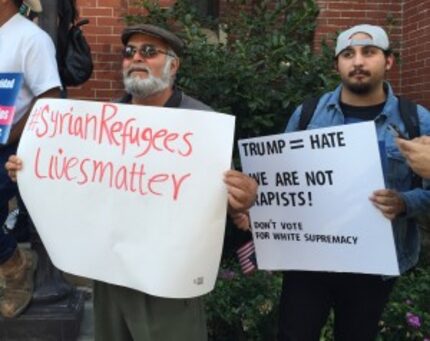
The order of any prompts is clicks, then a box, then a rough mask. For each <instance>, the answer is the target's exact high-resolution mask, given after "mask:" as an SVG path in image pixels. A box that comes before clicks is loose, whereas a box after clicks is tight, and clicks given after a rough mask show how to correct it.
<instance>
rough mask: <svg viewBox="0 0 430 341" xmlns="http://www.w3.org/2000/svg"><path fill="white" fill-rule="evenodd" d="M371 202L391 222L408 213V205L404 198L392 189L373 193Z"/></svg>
mask: <svg viewBox="0 0 430 341" xmlns="http://www.w3.org/2000/svg"><path fill="white" fill-rule="evenodd" d="M370 201H372V203H373V205H375V207H376V208H377V209H379V210H380V211H381V212H382V214H383V215H384V217H386V218H387V219H389V220H393V219H394V218H396V217H397V216H398V215H399V214H402V213H404V212H405V211H406V204H405V201H404V200H403V198H402V196H401V195H400V194H399V192H397V191H394V190H391V189H381V190H377V191H375V192H373V195H372V196H371V197H370Z"/></svg>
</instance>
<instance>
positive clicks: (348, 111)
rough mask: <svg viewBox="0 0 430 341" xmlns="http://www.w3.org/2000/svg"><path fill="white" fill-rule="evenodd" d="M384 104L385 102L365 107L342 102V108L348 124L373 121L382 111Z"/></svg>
mask: <svg viewBox="0 0 430 341" xmlns="http://www.w3.org/2000/svg"><path fill="white" fill-rule="evenodd" d="M384 106H385V102H382V103H380V104H376V105H370V106H365V107H357V106H353V105H349V104H345V103H342V102H340V108H341V109H342V112H343V115H344V117H345V123H346V124H349V123H358V122H364V121H373V120H374V119H375V118H376V116H378V115H379V114H380V113H381V112H382V109H384Z"/></svg>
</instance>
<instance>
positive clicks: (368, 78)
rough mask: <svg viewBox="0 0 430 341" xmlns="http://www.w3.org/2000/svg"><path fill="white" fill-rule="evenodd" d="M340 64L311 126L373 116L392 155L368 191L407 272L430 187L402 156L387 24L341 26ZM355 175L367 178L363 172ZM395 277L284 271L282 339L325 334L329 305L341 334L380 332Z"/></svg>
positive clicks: (423, 114) (292, 126)
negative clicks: (389, 77)
mask: <svg viewBox="0 0 430 341" xmlns="http://www.w3.org/2000/svg"><path fill="white" fill-rule="evenodd" d="M335 63H336V69H337V71H338V73H339V75H340V78H341V84H340V85H339V86H338V87H337V88H336V89H335V90H334V91H331V92H327V93H326V94H324V95H323V96H322V97H321V98H320V99H319V102H318V104H317V106H316V109H315V112H314V113H313V116H312V117H311V118H310V121H309V123H308V125H307V127H301V128H306V129H313V128H322V127H328V126H335V125H341V124H349V123H354V122H362V121H374V122H375V126H376V130H377V136H378V140H379V143H380V145H382V146H384V147H383V148H382V150H381V153H384V155H383V157H382V159H386V160H387V162H386V165H385V166H386V167H383V168H384V172H385V175H386V185H387V189H381V190H376V191H375V192H374V193H369V196H370V200H371V202H372V203H373V204H374V206H375V207H376V208H377V209H378V210H380V211H381V213H382V214H383V215H384V216H385V217H386V218H387V219H389V220H391V223H392V228H393V234H394V239H395V244H396V251H397V258H398V262H399V268H400V271H401V273H404V272H405V271H407V270H409V269H411V268H412V267H414V266H415V265H416V263H417V261H418V256H419V251H420V238H419V231H418V226H417V223H416V220H415V218H416V217H417V216H419V215H420V214H425V213H426V212H428V209H429V207H430V190H429V188H428V187H425V188H422V187H419V188H413V184H412V172H411V171H410V169H409V167H408V165H407V162H406V160H405V159H404V158H403V157H402V156H401V154H400V151H399V149H398V147H397V145H396V141H395V137H394V136H393V135H391V134H390V132H389V131H388V130H387V126H388V124H390V123H391V124H395V125H396V126H398V127H399V128H400V130H401V132H402V133H404V134H405V135H407V134H408V132H407V130H406V128H405V124H404V122H403V121H402V118H401V116H400V112H399V100H398V98H397V97H396V96H395V95H394V93H393V89H392V88H391V86H390V84H389V83H388V82H387V81H385V80H384V79H385V75H386V73H387V72H388V71H389V70H390V69H391V68H392V66H393V63H394V57H393V54H392V52H391V50H390V43H389V40H388V36H387V34H386V32H385V31H384V30H383V29H382V28H381V27H379V26H373V25H357V26H354V27H352V28H350V29H348V30H346V31H344V32H342V33H341V34H340V35H339V37H338V39H337V44H336V51H335ZM301 114H302V106H300V107H299V108H297V110H296V111H295V112H294V113H293V115H292V117H291V119H290V121H289V123H288V126H287V128H286V131H287V132H291V131H296V130H299V129H301V128H300V117H301ZM417 114H418V119H419V125H420V129H421V133H422V134H423V135H428V134H430V113H429V112H428V111H427V110H426V109H425V108H423V107H422V106H418V108H417ZM357 181H361V180H360V179H357ZM395 280H396V279H395V278H383V277H382V276H379V275H368V274H353V273H332V272H318V271H286V272H285V273H284V281H283V290H282V295H281V301H280V323H279V340H282V341H286V340H319V337H320V332H321V329H322V327H323V326H324V324H325V323H326V321H327V318H328V316H329V313H330V310H331V309H333V311H334V336H335V339H336V340H348V341H351V340H352V341H353V340H357V341H365V340H369V341H370V340H374V339H375V338H376V336H377V333H378V322H379V319H380V317H381V314H382V312H383V309H384V307H385V305H386V303H387V301H388V299H389V295H390V292H391V290H392V288H393V285H394V282H395Z"/></svg>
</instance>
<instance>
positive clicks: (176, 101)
mask: <svg viewBox="0 0 430 341" xmlns="http://www.w3.org/2000/svg"><path fill="white" fill-rule="evenodd" d="M122 42H123V44H124V49H123V58H124V59H123V76H124V86H125V90H126V95H125V96H124V97H123V98H122V99H121V102H122V103H131V104H135V105H151V106H163V107H171V108H187V109H196V110H207V111H211V108H210V107H208V106H207V105H205V104H203V103H201V102H199V101H197V100H196V99H193V98H191V97H189V96H187V95H185V94H184V93H183V92H182V91H180V90H179V89H177V88H176V87H175V86H174V81H175V76H176V73H177V71H178V68H179V65H180V60H179V56H180V55H181V52H182V49H183V42H182V40H180V39H179V38H178V37H177V36H176V35H174V34H173V33H171V32H169V31H166V30H164V29H162V28H160V27H156V26H153V25H136V26H131V27H127V28H126V29H125V30H124V31H123V33H122ZM224 182H225V184H226V186H227V190H228V204H229V212H230V214H231V215H233V217H234V216H236V217H238V216H239V217H240V216H242V215H243V213H244V212H246V210H247V209H248V208H249V207H250V206H251V205H252V203H253V200H254V198H255V194H256V188H257V185H256V183H255V181H254V180H252V179H251V178H250V177H248V176H246V175H244V174H242V173H240V172H237V171H233V170H229V171H227V172H226V174H225V178H224ZM202 228H204V226H202ZM136 271H138V269H136ZM94 307H95V308H94V310H95V338H96V340H97V341H109V340H112V341H130V340H135V341H141V340H145V341H172V340H187V341H204V340H207V331H206V321H205V314H204V306H203V302H202V298H193V299H169V298H161V297H154V296H150V295H147V294H145V293H142V292H138V291H135V290H132V289H128V288H124V287H118V286H115V285H111V284H107V283H101V282H96V283H95V284H94Z"/></svg>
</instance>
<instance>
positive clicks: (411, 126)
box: [398, 96, 421, 139]
mask: <svg viewBox="0 0 430 341" xmlns="http://www.w3.org/2000/svg"><path fill="white" fill-rule="evenodd" d="M398 99H399V111H400V117H401V118H402V120H403V123H404V124H405V127H406V131H407V132H408V135H409V138H410V139H413V138H415V137H418V136H420V135H421V132H420V121H419V119H418V108H417V104H416V103H414V102H411V101H410V100H408V99H406V98H404V97H401V96H398Z"/></svg>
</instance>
